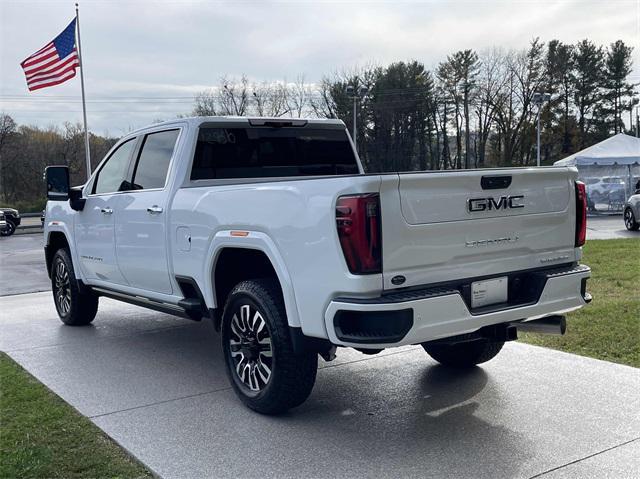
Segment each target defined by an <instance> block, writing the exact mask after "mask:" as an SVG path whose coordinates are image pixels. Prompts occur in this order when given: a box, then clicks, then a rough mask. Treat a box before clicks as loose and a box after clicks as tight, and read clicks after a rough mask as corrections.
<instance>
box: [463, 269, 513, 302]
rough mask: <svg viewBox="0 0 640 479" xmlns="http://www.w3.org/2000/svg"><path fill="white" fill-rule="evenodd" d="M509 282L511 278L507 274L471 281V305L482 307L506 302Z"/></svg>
mask: <svg viewBox="0 0 640 479" xmlns="http://www.w3.org/2000/svg"><path fill="white" fill-rule="evenodd" d="M508 284H509V280H508V278H507V277H506V276H503V277H502V278H495V279H488V280H486V281H476V282H475V283H471V307H472V308H480V307H482V306H487V305H489V304H496V303H506V301H507V299H508Z"/></svg>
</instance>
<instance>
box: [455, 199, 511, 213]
mask: <svg viewBox="0 0 640 479" xmlns="http://www.w3.org/2000/svg"><path fill="white" fill-rule="evenodd" d="M522 200H524V196H523V195H513V196H501V197H500V198H498V199H497V200H496V199H495V198H492V197H489V198H470V199H469V200H467V207H468V208H469V212H471V213H475V212H476V211H491V210H508V209H515V208H524V203H523V202H522Z"/></svg>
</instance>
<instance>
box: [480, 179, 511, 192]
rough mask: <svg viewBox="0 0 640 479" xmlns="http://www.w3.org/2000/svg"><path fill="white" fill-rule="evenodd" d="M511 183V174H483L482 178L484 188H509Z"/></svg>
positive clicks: (481, 183)
mask: <svg viewBox="0 0 640 479" xmlns="http://www.w3.org/2000/svg"><path fill="white" fill-rule="evenodd" d="M510 185H511V175H496V176H483V177H482V178H481V179H480V186H482V189H483V190H501V189H504V188H509V186H510Z"/></svg>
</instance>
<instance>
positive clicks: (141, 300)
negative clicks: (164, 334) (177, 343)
mask: <svg viewBox="0 0 640 479" xmlns="http://www.w3.org/2000/svg"><path fill="white" fill-rule="evenodd" d="M91 290H92V291H94V292H95V293H96V294H98V295H99V296H104V297H106V298H111V299H115V300H117V301H122V302H124V303H129V304H133V305H135V306H141V307H143V308H147V309H152V310H154V311H159V312H161V313H166V314H171V315H173V316H178V317H180V318H185V319H191V320H193V321H200V320H201V319H202V315H194V314H193V311H192V310H187V309H186V308H183V307H181V306H178V305H175V304H169V303H163V302H161V301H154V300H153V299H149V298H145V297H143V296H132V295H130V294H126V293H121V292H120V291H113V290H110V289H106V288H98V287H95V286H93V287H91ZM183 301H188V300H182V301H180V303H182V302H183Z"/></svg>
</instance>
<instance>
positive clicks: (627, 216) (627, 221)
mask: <svg viewBox="0 0 640 479" xmlns="http://www.w3.org/2000/svg"><path fill="white" fill-rule="evenodd" d="M624 225H625V227H626V228H627V229H628V230H629V231H638V228H639V227H640V224H639V223H638V221H637V220H636V217H635V215H634V214H633V210H632V209H631V208H627V209H625V210H624Z"/></svg>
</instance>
